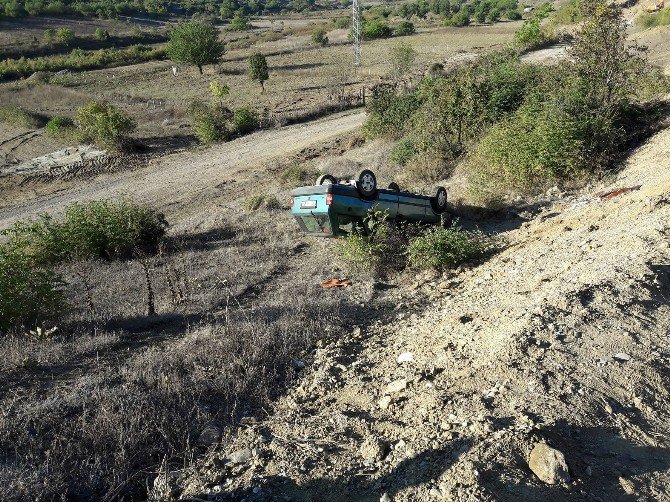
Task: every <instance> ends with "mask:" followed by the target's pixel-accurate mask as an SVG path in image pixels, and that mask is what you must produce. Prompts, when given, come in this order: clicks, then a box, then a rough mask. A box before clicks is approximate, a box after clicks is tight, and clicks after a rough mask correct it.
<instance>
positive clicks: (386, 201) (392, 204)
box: [375, 190, 398, 219]
mask: <svg viewBox="0 0 670 502" xmlns="http://www.w3.org/2000/svg"><path fill="white" fill-rule="evenodd" d="M375 209H376V210H377V211H381V212H383V213H385V214H386V215H387V216H388V218H391V219H395V218H396V217H397V216H398V192H393V191H388V190H380V191H379V192H378V193H377V200H376V201H375Z"/></svg>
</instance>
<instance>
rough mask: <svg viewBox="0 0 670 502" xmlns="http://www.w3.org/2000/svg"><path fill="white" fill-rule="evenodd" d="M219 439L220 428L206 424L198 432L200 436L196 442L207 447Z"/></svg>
mask: <svg viewBox="0 0 670 502" xmlns="http://www.w3.org/2000/svg"><path fill="white" fill-rule="evenodd" d="M220 439H221V429H219V428H218V427H217V426H216V425H208V426H207V427H205V428H204V429H203V430H202V432H201V433H200V436H199V437H198V444H200V445H201V446H204V447H208V446H211V445H213V444H214V443H218V442H219V440H220Z"/></svg>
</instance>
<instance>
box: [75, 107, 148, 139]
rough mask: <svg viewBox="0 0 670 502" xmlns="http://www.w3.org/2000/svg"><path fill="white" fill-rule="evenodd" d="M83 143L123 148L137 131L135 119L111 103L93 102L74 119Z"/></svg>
mask: <svg viewBox="0 0 670 502" xmlns="http://www.w3.org/2000/svg"><path fill="white" fill-rule="evenodd" d="M74 122H75V124H76V125H77V129H78V130H79V133H80V135H81V138H82V140H83V141H93V142H95V143H97V144H98V145H100V146H103V147H105V148H115V149H118V148H123V147H124V146H125V145H126V144H127V143H128V139H129V138H128V135H129V134H130V133H131V132H133V131H134V130H135V127H136V124H135V121H134V120H133V119H131V118H130V117H129V116H128V115H126V114H125V113H123V112H122V111H121V110H119V109H117V108H116V107H114V106H112V105H110V104H109V103H98V102H95V101H91V102H90V103H89V104H87V105H86V106H82V107H81V108H79V109H78V110H77V114H76V116H75V119H74Z"/></svg>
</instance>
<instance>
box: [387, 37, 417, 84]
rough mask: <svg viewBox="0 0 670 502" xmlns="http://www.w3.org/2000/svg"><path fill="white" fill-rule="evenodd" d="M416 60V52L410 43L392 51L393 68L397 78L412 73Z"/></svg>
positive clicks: (399, 45)
mask: <svg viewBox="0 0 670 502" xmlns="http://www.w3.org/2000/svg"><path fill="white" fill-rule="evenodd" d="M415 59H416V51H415V50H414V48H413V47H412V46H411V45H410V44H408V43H405V42H403V43H400V44H398V45H396V46H395V47H393V48H392V49H391V66H392V68H393V75H394V76H395V77H402V76H403V75H405V74H406V73H408V72H409V71H410V69H411V68H412V65H413V64H414V60H415Z"/></svg>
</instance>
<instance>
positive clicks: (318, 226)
mask: <svg viewBox="0 0 670 502" xmlns="http://www.w3.org/2000/svg"><path fill="white" fill-rule="evenodd" d="M300 219H301V220H302V224H303V226H304V227H305V231H306V232H308V233H311V234H313V233H326V234H330V233H332V230H331V228H330V219H329V218H328V216H321V215H311V216H301V217H300Z"/></svg>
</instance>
